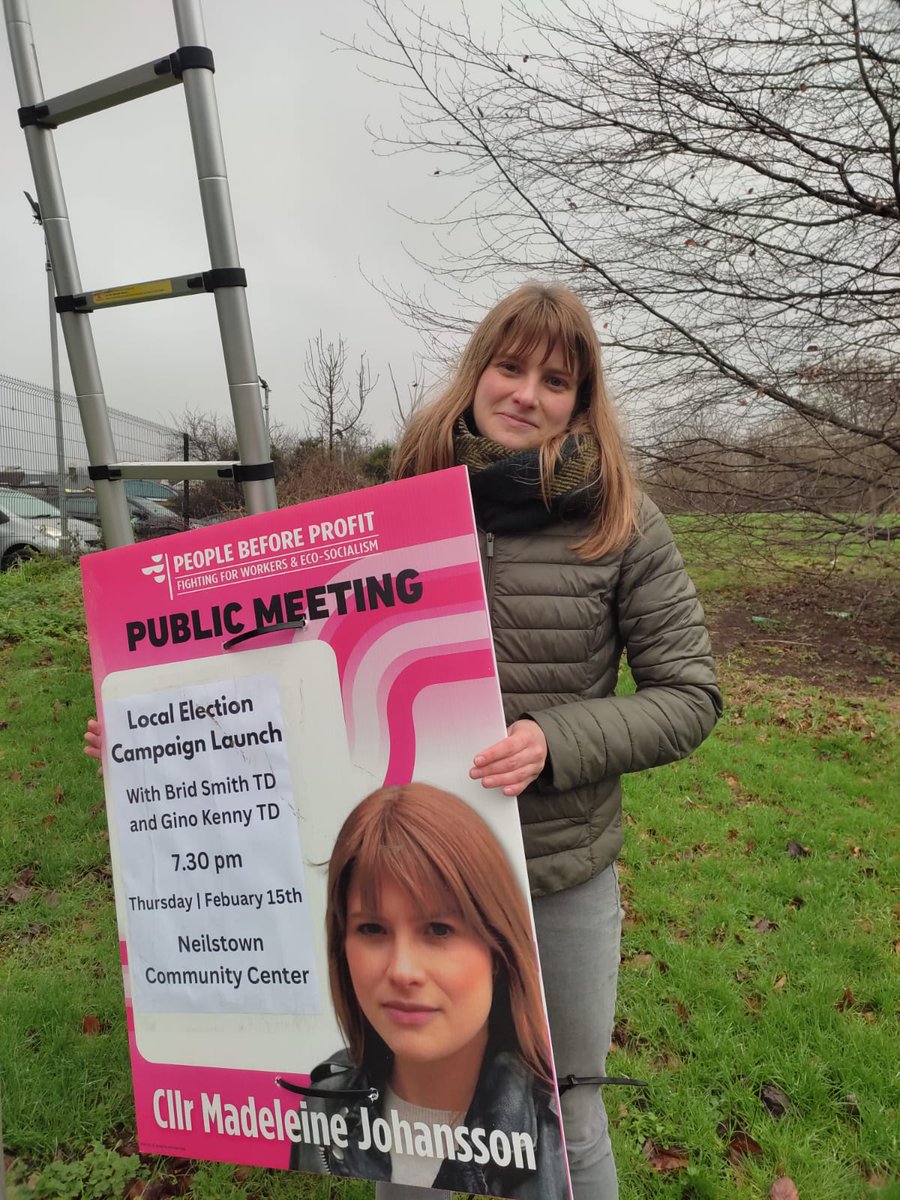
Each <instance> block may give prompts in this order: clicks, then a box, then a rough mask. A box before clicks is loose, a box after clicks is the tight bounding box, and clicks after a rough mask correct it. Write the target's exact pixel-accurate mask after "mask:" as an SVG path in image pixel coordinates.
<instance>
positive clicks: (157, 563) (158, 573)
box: [141, 554, 166, 583]
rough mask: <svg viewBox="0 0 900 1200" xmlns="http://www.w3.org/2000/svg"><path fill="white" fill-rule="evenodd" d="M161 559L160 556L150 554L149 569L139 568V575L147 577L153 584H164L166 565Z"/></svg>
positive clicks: (161, 556)
mask: <svg viewBox="0 0 900 1200" xmlns="http://www.w3.org/2000/svg"><path fill="white" fill-rule="evenodd" d="M163 558H164V556H163V555H162V554H152V555H151V556H150V563H151V565H150V566H149V567H141V574H142V575H149V576H150V577H151V578H152V579H153V581H154V582H155V583H165V582H166V564H165V562H164V561H163Z"/></svg>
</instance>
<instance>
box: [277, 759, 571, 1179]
mask: <svg viewBox="0 0 900 1200" xmlns="http://www.w3.org/2000/svg"><path fill="white" fill-rule="evenodd" d="M325 935H326V938H327V945H328V960H329V983H330V989H331V998H332V1002H333V1005H334V1009H335V1015H336V1017H337V1020H338V1024H339V1026H340V1029H341V1032H342V1034H343V1038H344V1043H345V1044H344V1046H343V1047H341V1048H337V1049H336V1051H335V1052H334V1053H333V1054H331V1055H330V1056H329V1057H328V1058H327V1059H325V1060H324V1061H322V1062H321V1063H319V1064H318V1065H317V1066H316V1067H315V1068H314V1069H313V1070H312V1071H311V1073H310V1076H309V1080H310V1082H309V1085H308V1086H306V1085H305V1083H300V1082H299V1081H298V1082H296V1083H295V1082H293V1081H291V1080H290V1079H288V1078H284V1077H280V1078H279V1080H278V1082H279V1083H280V1085H281V1086H282V1087H284V1088H286V1089H287V1090H289V1091H291V1092H294V1093H295V1094H297V1097H298V1108H297V1114H296V1117H295V1119H294V1120H293V1121H292V1122H291V1126H292V1133H291V1140H292V1143H293V1144H292V1146H291V1150H290V1156H289V1165H290V1167H291V1168H292V1169H293V1170H297V1171H305V1172H309V1173H313V1174H329V1175H338V1176H347V1177H356V1178H363V1179H374V1180H391V1181H392V1182H394V1183H404V1184H409V1185H413V1186H419V1187H435V1188H443V1189H451V1190H454V1191H462V1192H469V1193H473V1194H479V1195H491V1196H500V1197H507V1198H508V1200H565V1198H566V1197H568V1196H569V1194H570V1193H569V1185H568V1176H567V1170H566V1165H565V1153H564V1147H563V1139H562V1131H561V1125H560V1118H559V1112H558V1102H557V1099H556V1093H555V1089H554V1083H553V1068H552V1060H551V1056H550V1047H549V1039H548V1032H547V1022H546V1017H545V1013H544V1006H543V1000H542V995H541V986H540V977H539V970H538V963H537V956H536V951H535V946H534V940H533V934H532V925H531V918H530V914H529V910H528V905H527V902H526V899H525V896H524V894H523V891H522V888H521V885H520V884H519V882H518V881H517V879H516V876H515V874H514V872H513V870H512V868H511V866H510V863H509V860H508V858H507V855H506V853H505V851H504V849H503V847H502V846H501V844H500V841H499V840H498V839H497V837H496V836H495V834H494V833H493V831H492V830H491V828H490V827H489V826H488V824H487V822H486V821H484V820H483V818H482V817H481V816H480V815H479V814H478V813H477V812H476V811H475V809H474V808H473V807H472V806H471V805H470V804H468V803H466V802H465V801H464V800H462V799H460V798H459V797H457V796H455V795H452V794H451V793H449V792H446V791H443V790H441V789H438V788H436V787H433V786H430V785H428V784H426V783H419V782H415V783H410V784H405V785H402V786H398V787H383V788H379V789H378V790H376V791H374V792H372V793H371V794H370V795H369V796H367V797H366V798H365V799H364V800H362V802H361V803H360V804H359V805H357V807H355V808H354V809H353V810H352V811H351V813H350V814H349V816H348V817H347V819H346V820H345V822H344V824H343V826H342V827H341V829H340V831H339V833H338V835H337V839H336V841H335V845H334V850H333V852H332V854H331V857H330V859H329V862H328V883H327V909H326V914H325Z"/></svg>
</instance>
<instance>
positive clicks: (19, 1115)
mask: <svg viewBox="0 0 900 1200" xmlns="http://www.w3.org/2000/svg"><path fill="white" fill-rule="evenodd" d="M680 534H681V540H682V544H683V546H684V548H685V551H686V556H687V557H688V559H689V562H690V564H691V566H692V569H693V570H694V573H695V577H696V578H697V579H698V582H699V583H700V585H701V590H702V591H703V595H704V600H705V602H706V604H707V607H708V609H709V611H710V613H711V617H712V621H713V626H714V632H715V636H716V640H717V648H718V650H719V652H720V657H721V661H722V675H723V684H724V688H725V691H726V694H727V697H728V701H729V709H728V712H727V715H726V717H725V719H724V720H723V721H722V722H721V724H720V726H719V728H718V730H717V731H716V733H715V735H714V736H713V737H712V738H711V739H710V740H709V741H708V742H707V743H706V745H704V746H703V747H702V748H701V750H700V751H699V752H698V753H697V754H696V755H695V756H694V757H693V758H691V759H690V760H688V761H687V762H684V763H679V764H675V765H673V766H671V767H666V768H661V769H659V770H657V771H654V772H650V773H647V774H645V775H644V776H640V777H633V778H630V779H629V780H627V791H626V807H627V818H626V819H627V823H628V827H629V828H628V831H627V837H626V847H625V853H624V855H623V859H622V862H621V880H622V886H623V895H624V898H625V903H626V928H625V938H624V945H623V965H622V972H621V977H620V1003H619V1015H618V1021H617V1025H616V1030H615V1035H614V1052H613V1053H612V1055H611V1056H610V1060H609V1070H610V1072H611V1073H615V1074H628V1075H634V1076H637V1077H639V1078H642V1079H645V1080H647V1081H648V1083H649V1087H648V1088H647V1089H646V1091H643V1092H637V1091H634V1090H630V1089H625V1088H609V1089H607V1093H606V1099H607V1106H608V1109H609V1112H610V1117H611V1122H612V1127H613V1138H614V1143H615V1148H616V1157H617V1161H618V1164H619V1170H620V1178H621V1185H620V1186H621V1197H622V1200H656V1198H660V1200H661V1198H667V1200H668V1198H671V1200H676V1198H677V1200H751V1198H753V1200H756V1198H766V1197H769V1196H770V1194H771V1196H772V1198H773V1200H791V1197H793V1196H795V1195H799V1196H800V1197H802V1198H803V1200H869V1198H874V1197H880V1198H881V1200H888V1198H889V1197H891V1198H893V1197H900V1077H898V1065H900V1050H898V1047H900V957H898V954H900V940H898V939H900V931H898V928H897V919H898V916H900V869H898V859H897V850H898V846H897V826H898V822H897V808H898V805H897V794H898V786H897V780H898V778H900V770H898V768H900V761H898V758H900V756H898V753H897V736H896V734H897V728H896V708H893V709H892V703H891V698H892V696H894V695H896V666H897V656H896V651H897V645H896V637H897V634H896V614H895V616H894V622H895V623H894V626H893V629H892V628H891V625H890V617H889V611H890V598H889V597H888V596H887V595H886V591H885V587H884V584H883V580H884V577H885V574H886V570H887V571H889V568H886V567H885V564H884V563H883V562H881V563H876V564H875V565H874V566H873V564H872V563H871V561H870V560H868V559H856V558H855V557H854V556H851V555H843V554H842V553H838V554H837V555H836V554H835V553H834V551H833V547H832V548H829V547H827V546H823V547H818V548H816V549H815V551H814V553H815V554H816V556H817V561H814V562H813V563H812V564H810V562H809V559H810V555H811V553H812V552H810V551H809V549H808V548H805V547H803V546H801V545H798V546H796V547H794V548H792V549H790V550H788V551H784V552H783V553H784V554H785V555H787V557H788V560H789V561H786V562H785V564H784V567H785V568H786V569H783V570H780V571H779V570H778V569H777V563H774V562H770V566H769V567H763V566H762V565H761V564H762V563H763V562H764V561H767V560H766V555H768V552H767V551H765V549H764V548H763V549H762V550H761V554H760V558H759V564H760V565H758V566H752V565H750V566H748V565H747V564H748V560H747V557H746V546H739V545H738V542H737V540H733V541H732V542H730V543H729V541H728V538H721V537H720V538H718V539H716V542H715V544H711V539H710V538H709V536H708V535H706V534H704V532H703V531H702V529H701V528H700V527H699V526H698V525H696V524H694V525H692V524H691V522H689V521H687V520H683V521H682V528H681V531H680ZM769 559H771V556H770V555H769ZM799 560H803V563H804V565H805V567H806V570H805V571H804V572H803V573H797V567H798V561H799ZM892 637H893V638H894V643H893V644H891V638H892ZM0 678H2V680H3V687H2V694H0V1086H2V1093H0V1095H2V1104H3V1107H2V1121H3V1139H4V1143H5V1149H6V1154H7V1162H8V1175H9V1184H10V1189H11V1194H12V1195H13V1196H15V1197H24V1196H35V1197H41V1196H47V1197H69V1196H71V1197H73V1198H77V1197H81V1196H84V1197H93V1198H94V1200H113V1198H117V1197H124V1196H131V1197H135V1196H138V1195H143V1197H144V1198H145V1200H157V1198H158V1197H164V1196H169V1195H186V1196H192V1197H195V1198H197V1200H239V1198H248V1197H258V1198H260V1200H263V1198H266V1200H268V1198H273V1200H277V1198H278V1197H294V1198H302V1200H307V1198H308V1200H318V1198H322V1200H324V1198H325V1197H329V1200H338V1198H340V1197H346V1200H363V1197H368V1196H370V1195H371V1187H369V1186H368V1185H364V1184H349V1185H347V1186H345V1187H342V1186H341V1185H339V1184H336V1183H332V1182H331V1181H328V1180H301V1179H298V1178H297V1177H291V1176H288V1175H286V1174H283V1173H279V1172H266V1171H260V1170H251V1169H245V1168H237V1169H236V1168H234V1167H230V1166H222V1165H215V1164H199V1163H187V1162H179V1161H178V1160H160V1159H151V1158H146V1157H145V1158H143V1159H138V1158H137V1157H134V1155H135V1154H136V1146H135V1143H134V1113H133V1107H132V1101H131V1092H130V1079H129V1072H128V1058H127V1045H126V1037H125V1028H124V1009H123V1004H122V995H121V974H120V970H119V966H118V955H117V946H116V931H115V917H114V912H113V904H112V895H111V885H110V877H109V870H108V850H107V835H106V820H105V813H104V808H103V803H102V794H101V788H100V785H99V783H98V781H97V778H96V775H95V773H94V771H93V769H92V766H91V764H90V763H89V762H88V761H87V760H86V759H84V757H83V756H82V754H81V751H80V743H81V733H82V730H83V728H84V723H85V719H86V717H87V715H88V714H89V713H90V712H91V711H92V710H93V700H92V693H91V680H90V674H89V670H88V665H87V650H86V645H85V639H84V629H83V620H82V615H81V601H80V591H79V580H78V574H77V571H76V570H75V569H73V568H66V567H62V566H59V565H54V564H46V563H35V564H28V565H26V567H25V568H24V569H23V570H21V571H19V572H11V573H7V574H6V575H3V576H0ZM624 686H626V687H627V682H625V684H624ZM781 1177H788V1178H789V1179H790V1180H792V1181H793V1183H794V1185H795V1186H796V1192H795V1191H792V1190H789V1185H788V1184H787V1183H781V1184H779V1185H777V1189H776V1190H774V1191H773V1190H772V1189H773V1184H775V1181H776V1180H777V1179H779V1178H781ZM136 1181H138V1182H136ZM598 1200H602V1198H598Z"/></svg>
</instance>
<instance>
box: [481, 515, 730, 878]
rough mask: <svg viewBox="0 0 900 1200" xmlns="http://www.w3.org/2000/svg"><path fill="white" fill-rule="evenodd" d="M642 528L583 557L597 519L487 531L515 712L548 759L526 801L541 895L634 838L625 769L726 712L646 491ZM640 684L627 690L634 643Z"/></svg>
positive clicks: (501, 663) (654, 762)
mask: <svg viewBox="0 0 900 1200" xmlns="http://www.w3.org/2000/svg"><path fill="white" fill-rule="evenodd" d="M639 525H640V533H639V534H638V535H637V536H636V537H635V538H634V539H633V540H632V542H631V543H630V544H629V545H628V546H627V547H626V549H625V550H623V551H619V552H617V553H615V554H609V555H606V556H605V557H603V558H600V559H596V560H595V561H594V562H585V561H584V560H583V559H581V558H579V557H578V555H577V554H575V553H574V552H573V551H572V550H570V549H568V547H569V546H570V545H571V544H572V543H573V542H576V541H578V540H579V539H580V537H581V536H582V535H583V533H584V532H585V530H586V527H584V526H581V525H578V524H574V523H573V524H566V525H555V526H551V527H549V528H547V529H541V530H536V531H533V532H528V533H521V534H519V533H517V534H497V535H491V534H484V533H481V534H480V540H481V550H482V558H483V563H484V571H485V581H486V585H487V593H488V604H489V606H490V612H491V622H492V626H493V634H494V646H495V649H496V653H497V665H498V668H499V672H500V686H501V689H502V691H503V702H504V709H505V713H506V720H507V722H512V721H515V720H517V719H518V718H520V717H522V716H526V715H527V716H529V717H532V718H533V719H534V720H535V721H537V723H538V724H539V725H540V727H541V729H542V730H543V731H544V734H545V736H546V738H547V745H548V747H549V750H550V755H549V760H548V765H547V769H546V770H545V772H544V774H543V775H542V776H541V778H540V779H539V780H537V781H536V782H535V783H534V784H532V785H531V786H530V787H529V788H528V789H527V790H526V791H525V792H524V793H523V794H522V795H521V796H520V797H519V811H520V816H521V820H522V828H523V834H524V838H525V852H526V855H527V857H528V870H529V876H530V880H531V887H532V892H533V894H534V895H535V896H543V895H546V894H548V893H550V892H555V891H559V890H561V889H562V888H566V887H572V886H573V885H575V884H578V883H583V882H585V881H586V880H588V879H590V878H592V877H593V876H594V875H596V874H597V873H598V872H599V871H601V870H603V868H604V867H606V866H607V865H608V864H609V863H611V862H612V861H613V860H614V859H615V858H616V856H617V855H618V853H619V850H620V849H621V846H622V795H621V787H620V784H619V776H620V775H624V774H625V773H626V772H628V771H643V770H645V769H646V768H648V767H658V766H661V765H662V764H663V763H668V762H673V761H674V760H675V759H679V758H683V757H684V756H685V755H687V754H690V753H691V751H692V750H694V749H696V747H697V746H699V744H700V743H701V742H702V741H703V739H704V738H705V737H706V736H707V734H708V733H709V732H710V730H711V729H712V727H713V725H714V724H715V722H716V720H717V718H718V717H719V715H720V714H721V711H722V698H721V695H720V693H719V689H718V687H717V686H716V674H715V668H714V666H713V661H712V657H711V653H710V645H709V637H708V635H707V632H706V627H705V625H704V618H703V610H702V608H701V607H700V602H699V600H698V599H697V593H696V591H695V590H694V585H693V584H692V583H691V580H690V578H689V577H688V574H687V572H686V571H685V568H684V563H683V562H682V560H681V555H680V554H679V553H678V550H677V549H676V547H675V543H674V541H673V540H672V534H671V532H670V530H669V527H668V525H667V524H666V522H665V520H664V518H663V516H662V514H661V513H660V512H659V510H658V509H657V507H656V505H655V504H653V502H652V501H651V500H649V499H648V498H647V497H642V499H641V503H640V510H639ZM623 648H624V650H625V653H626V655H627V657H628V663H629V666H630V667H631V672H632V675H633V676H634V680H635V683H636V685H637V691H636V693H635V694H634V695H630V696H616V695H615V694H614V693H615V688H616V679H617V675H618V667H619V660H620V658H621V654H622V650H623Z"/></svg>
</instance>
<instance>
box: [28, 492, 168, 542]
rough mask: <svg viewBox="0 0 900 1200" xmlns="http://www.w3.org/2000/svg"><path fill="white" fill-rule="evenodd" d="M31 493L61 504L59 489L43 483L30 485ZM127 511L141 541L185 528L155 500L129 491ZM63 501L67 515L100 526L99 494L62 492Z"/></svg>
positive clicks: (137, 539)
mask: <svg viewBox="0 0 900 1200" xmlns="http://www.w3.org/2000/svg"><path fill="white" fill-rule="evenodd" d="M28 490H29V491H30V492H31V493H32V495H41V496H47V497H49V498H50V500H51V502H53V503H55V504H58V503H59V501H58V499H57V497H58V495H59V493H58V491H57V489H56V488H54V487H50V486H48V485H43V486H42V487H41V488H40V489H38V488H29V489H28ZM125 498H126V501H127V503H128V513H129V516H130V517H131V524H132V527H133V529H134V536H135V540H136V541H139V542H142V541H146V540H147V539H148V538H156V537H165V536H166V534H169V533H181V532H182V531H183V530H184V529H185V528H186V526H185V523H184V519H183V518H182V517H181V516H179V515H178V514H177V513H174V512H172V511H171V510H170V509H168V508H164V507H163V505H161V504H158V503H157V502H156V501H155V500H148V499H146V498H144V497H141V496H129V495H128V494H127V492H126V497H125ZM62 502H63V503H64V504H65V506H66V515H67V516H69V517H70V518H71V517H74V518H75V519H77V520H80V521H90V522H91V524H92V525H96V526H99V525H100V508H99V505H98V503H97V493H96V492H94V491H91V490H90V489H89V488H85V489H83V490H81V491H71V492H64V493H63V500H62Z"/></svg>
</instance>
